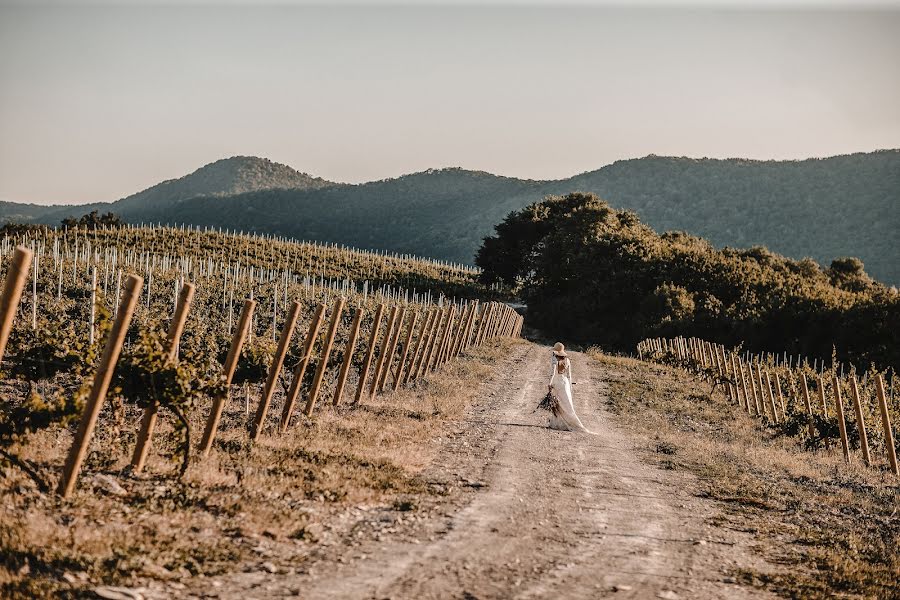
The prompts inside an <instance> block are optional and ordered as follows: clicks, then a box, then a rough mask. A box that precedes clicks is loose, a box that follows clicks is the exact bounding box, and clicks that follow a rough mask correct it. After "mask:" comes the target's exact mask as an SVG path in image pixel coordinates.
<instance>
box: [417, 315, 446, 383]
mask: <svg viewBox="0 0 900 600" xmlns="http://www.w3.org/2000/svg"><path fill="white" fill-rule="evenodd" d="M449 316H450V307H449V306H448V307H447V308H445V309H444V311H443V313H442V314H438V316H437V318H436V319H435V327H434V329H433V330H432V335H431V337H430V338H429V340H428V346H427V347H426V349H425V356H424V358H423V359H422V365H421V371H420V372H419V373H418V374H417V377H416V378H417V379H418V378H420V377H424V376H425V375H426V374H427V373H428V370H429V367H430V365H431V360H432V358H433V357H434V351H435V349H436V347H437V345H438V340H439V339H440V337H441V331H442V328H443V327H444V323H445V322H446V320H447V317H449Z"/></svg>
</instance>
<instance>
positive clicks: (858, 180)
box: [0, 150, 900, 284]
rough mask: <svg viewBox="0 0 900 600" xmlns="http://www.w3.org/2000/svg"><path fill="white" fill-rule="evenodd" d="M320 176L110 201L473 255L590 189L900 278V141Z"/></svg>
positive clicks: (43, 215)
mask: <svg viewBox="0 0 900 600" xmlns="http://www.w3.org/2000/svg"><path fill="white" fill-rule="evenodd" d="M257 160H258V159H257ZM315 181H316V182H317V183H316V184H315V185H304V186H302V187H301V188H300V189H296V187H294V189H262V190H260V189H256V190H255V191H248V192H245V193H233V192H222V193H218V194H215V195H210V194H206V195H203V196H201V197H196V198H190V199H184V198H183V197H180V198H179V199H178V200H177V201H175V202H160V201H158V200H156V199H155V198H150V197H145V198H144V199H143V201H142V200H140V197H139V195H138V196H132V197H130V198H128V199H125V200H122V201H119V202H118V203H114V204H112V205H104V206H101V207H100V209H101V210H107V209H109V210H113V211H114V212H116V213H118V214H120V215H122V216H123V217H124V218H126V219H127V220H130V221H135V222H139V221H142V220H143V221H161V222H170V223H180V222H186V223H194V224H197V225H211V226H219V227H227V228H236V229H242V230H255V231H265V232H272V233H278V234H282V235H290V236H294V237H297V238H302V239H314V240H320V241H331V242H339V243H344V244H349V245H354V246H361V247H367V248H381V249H385V250H393V251H397V252H410V253H415V254H422V255H428V256H434V257H437V258H444V259H447V260H453V261H459V262H469V263H470V262H472V260H473V256H474V253H475V251H476V249H477V248H478V246H479V245H480V243H481V240H482V238H483V237H484V236H486V235H489V234H490V233H491V232H492V230H493V226H494V225H495V224H496V223H498V222H499V221H501V220H502V219H503V217H505V216H506V215H507V214H508V213H509V212H511V211H514V210H518V209H520V208H522V207H524V206H526V205H527V204H530V203H532V202H536V201H539V200H541V199H542V198H543V197H544V196H546V195H548V194H559V195H561V194H566V193H568V192H571V191H584V192H593V193H596V194H598V195H599V196H600V197H602V198H603V199H605V200H607V201H608V202H609V203H610V204H612V205H613V206H616V207H619V208H626V209H630V210H633V211H635V212H636V213H638V215H639V216H640V218H641V220H642V221H644V222H645V223H647V224H649V225H650V226H652V227H653V228H655V229H657V230H661V231H662V230H673V229H677V230H685V231H687V232H689V233H692V234H695V235H699V236H702V237H705V238H707V239H709V240H710V241H712V242H713V243H714V244H716V245H719V246H723V245H728V246H735V247H747V246H753V245H765V246H768V247H769V248H770V249H772V250H774V251H776V252H779V253H781V254H784V255H786V256H790V257H794V258H802V257H806V256H809V257H812V258H813V259H815V260H817V261H818V262H820V263H822V264H824V265H826V266H827V265H828V264H829V263H830V262H831V260H832V259H834V258H837V257H841V256H856V257H859V258H860V259H862V260H863V261H864V263H865V265H866V271H867V272H868V273H870V274H871V275H872V276H874V277H875V278H877V279H880V280H881V281H884V282H886V283H889V284H900V210H898V208H900V150H884V151H878V152H872V153H865V154H852V155H846V156H837V157H832V158H826V159H809V160H803V161H751V160H741V159H729V160H713V159H691V158H672V157H659V156H648V157H645V158H640V159H634V160H624V161H618V162H616V163H613V164H611V165H608V166H606V167H603V168H602V169H599V170H597V171H591V172H588V173H583V174H581V175H576V176H574V177H571V178H568V179H564V180H556V181H535V180H522V179H516V178H510V177H499V176H496V175H492V174H490V173H485V172H480V171H468V170H464V169H439V170H429V171H425V172H422V173H416V174H412V175H406V176H403V177H398V178H395V179H386V180H382V181H375V182H370V183H365V184H361V185H347V184H330V183H329V182H324V181H322V180H315ZM251 187H252V186H251ZM273 187H278V188H284V187H292V186H289V185H279V186H273ZM237 191H240V190H237ZM96 207H97V206H96V205H92V208H96ZM84 210H85V209H84V208H82V207H54V208H53V209H49V208H48V207H35V206H34V205H16V204H0V217H15V218H18V219H20V220H23V219H24V220H39V221H42V222H58V221H59V220H60V219H61V218H62V217H63V216H69V215H71V216H77V215H80V214H82V213H83V212H84Z"/></svg>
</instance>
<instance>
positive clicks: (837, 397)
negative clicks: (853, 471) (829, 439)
mask: <svg viewBox="0 0 900 600" xmlns="http://www.w3.org/2000/svg"><path fill="white" fill-rule="evenodd" d="M831 383H832V385H833V386H834V403H835V407H836V408H837V416H838V428H840V430H841V447H842V448H843V450H844V461H845V462H847V463H849V462H850V444H849V443H848V441H847V423H846V422H845V421H844V401H843V400H842V399H841V386H840V381H839V380H838V376H837V374H835V375H832V377H831Z"/></svg>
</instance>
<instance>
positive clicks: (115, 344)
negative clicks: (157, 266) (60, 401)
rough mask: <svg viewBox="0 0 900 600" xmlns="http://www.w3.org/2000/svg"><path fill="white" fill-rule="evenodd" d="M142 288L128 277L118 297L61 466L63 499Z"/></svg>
mask: <svg viewBox="0 0 900 600" xmlns="http://www.w3.org/2000/svg"><path fill="white" fill-rule="evenodd" d="M143 285H144V279H143V278H142V277H139V276H137V275H129V276H128V277H127V278H126V280H125V294H124V295H123V296H122V302H121V303H120V304H119V310H118V311H117V312H116V320H115V321H114V322H113V326H112V330H111V331H110V332H109V338H108V339H107V340H106V346H104V348H103V354H102V356H101V357H100V364H99V365H98V366H97V373H96V374H95V375H94V383H93V385H92V386H91V392H90V395H89V396H88V399H87V404H86V405H85V407H84V413H82V415H81V421H80V422H79V423H78V430H77V431H76V432H75V439H74V441H73V442H72V447H71V448H70V449H69V454H68V456H67V457H66V463H65V466H64V467H63V475H62V478H61V479H60V481H59V489H58V492H59V494H60V495H61V496H62V497H63V498H68V497H69V496H71V495H72V492H73V491H74V490H75V482H76V480H77V479H78V474H79V472H80V471H81V465H82V463H83V462H84V457H85V455H87V451H88V447H89V446H90V443H91V437H93V434H94V428H95V427H96V426H97V417H98V416H99V415H100V409H101V408H102V407H103V401H104V400H106V392H107V391H108V390H109V384H110V382H111V381H112V376H113V370H114V369H115V368H116V363H117V362H118V360H119V354H120V353H121V352H122V343H123V342H124V341H125V334H126V333H127V332H128V326H129V325H130V324H131V317H132V316H133V315H134V307H135V305H136V304H137V301H138V297H139V296H140V294H141V287H142V286H143Z"/></svg>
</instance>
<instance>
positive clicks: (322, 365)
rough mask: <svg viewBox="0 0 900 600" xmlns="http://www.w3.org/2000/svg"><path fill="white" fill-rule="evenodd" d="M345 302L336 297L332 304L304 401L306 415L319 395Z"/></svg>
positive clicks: (308, 414) (311, 409)
mask: <svg viewBox="0 0 900 600" xmlns="http://www.w3.org/2000/svg"><path fill="white" fill-rule="evenodd" d="M346 303H347V300H346V299H345V298H338V301H337V303H336V304H335V305H334V311H333V312H332V314H331V323H329V324H328V332H327V333H326V334H325V346H324V347H323V348H322V356H321V357H319V364H318V365H317V366H316V373H315V375H314V376H313V382H312V388H311V390H310V392H309V398H308V399H307V401H306V409H305V411H304V412H305V413H306V416H307V417H309V416H311V415H312V412H313V407H315V405H316V399H318V397H319V390H320V389H321V387H322V379H323V378H324V377H325V370H326V369H327V368H328V359H329V357H330V356H331V348H332V346H334V336H335V335H336V334H337V330H338V327H339V326H340V324H341V314H342V313H343V312H344V305H345V304H346Z"/></svg>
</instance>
